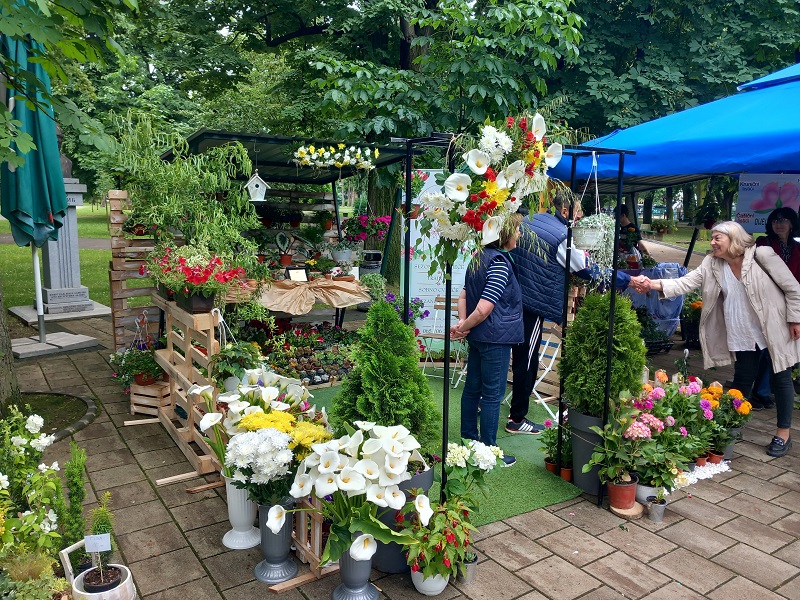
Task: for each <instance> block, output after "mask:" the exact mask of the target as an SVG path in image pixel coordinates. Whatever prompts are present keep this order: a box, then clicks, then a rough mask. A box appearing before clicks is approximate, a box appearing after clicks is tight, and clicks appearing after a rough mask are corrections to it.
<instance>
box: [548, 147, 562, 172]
mask: <svg viewBox="0 0 800 600" xmlns="http://www.w3.org/2000/svg"><path fill="white" fill-rule="evenodd" d="M562 153H563V149H562V147H561V144H559V143H558V142H556V143H555V144H550V147H549V148H548V149H547V152H546V153H545V155H544V162H545V164H546V165H547V166H548V167H549V168H550V169H552V168H554V167H555V166H556V165H557V164H558V163H559V162H561V154H562Z"/></svg>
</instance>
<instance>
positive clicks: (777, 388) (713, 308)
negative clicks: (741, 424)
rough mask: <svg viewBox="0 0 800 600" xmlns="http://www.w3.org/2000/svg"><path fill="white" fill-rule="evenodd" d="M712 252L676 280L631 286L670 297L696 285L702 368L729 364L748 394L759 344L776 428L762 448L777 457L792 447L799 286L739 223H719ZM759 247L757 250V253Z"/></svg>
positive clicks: (799, 355) (799, 349)
mask: <svg viewBox="0 0 800 600" xmlns="http://www.w3.org/2000/svg"><path fill="white" fill-rule="evenodd" d="M711 250H712V253H711V254H710V255H709V256H706V258H705V259H704V260H703V262H702V263H701V264H700V266H699V267H698V268H697V269H695V270H694V271H692V272H691V273H689V274H687V275H685V276H684V277H681V278H680V279H661V280H658V279H657V280H650V279H648V278H647V277H644V276H640V277H637V278H632V279H631V285H632V286H633V288H634V289H636V291H639V292H648V291H650V290H651V289H654V290H658V291H659V292H661V295H662V296H663V297H665V298H671V297H674V296H679V295H681V294H685V293H687V292H690V291H692V290H695V289H697V288H698V287H699V288H701V292H702V295H703V309H702V312H701V315H700V342H701V344H702V347H703V363H704V367H705V368H706V369H709V368H711V367H717V366H723V365H728V364H730V363H731V362H734V375H733V387H734V388H736V389H738V390H739V391H740V392H742V394H744V395H745V397H749V396H750V394H751V392H752V389H753V382H754V381H755V376H756V371H757V370H758V363H759V357H760V355H761V349H763V348H765V347H766V348H767V349H768V350H769V354H770V357H771V358H772V365H773V373H774V374H773V375H772V378H771V384H772V391H773V393H774V394H775V403H776V405H777V409H778V411H777V412H778V428H777V431H776V433H775V436H774V437H773V438H772V442H771V443H770V444H769V446H768V447H767V454H769V455H770V456H783V455H785V454H786V453H787V452H788V451H789V448H791V446H792V439H791V435H790V431H789V429H790V427H791V426H792V409H793V407H794V387H793V385H792V367H794V365H795V364H796V363H798V362H800V345H799V344H798V342H797V340H798V339H800V284H798V282H797V280H796V279H795V278H794V275H792V273H791V271H790V270H789V269H788V267H787V266H786V264H785V263H784V262H783V260H782V259H781V257H779V256H778V255H777V254H775V252H774V251H773V250H772V249H771V248H767V247H763V248H758V249H757V248H756V246H755V240H753V238H752V236H750V235H749V234H748V233H747V232H745V230H744V229H743V228H742V226H741V225H739V224H738V223H734V222H732V221H725V222H722V223H717V224H716V225H715V226H714V227H713V228H712V230H711ZM756 251H757V252H756Z"/></svg>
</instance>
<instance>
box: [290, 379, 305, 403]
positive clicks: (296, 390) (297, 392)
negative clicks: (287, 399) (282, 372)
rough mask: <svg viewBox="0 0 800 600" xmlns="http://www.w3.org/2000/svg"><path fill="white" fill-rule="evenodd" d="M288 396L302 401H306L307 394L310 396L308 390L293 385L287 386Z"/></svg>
mask: <svg viewBox="0 0 800 600" xmlns="http://www.w3.org/2000/svg"><path fill="white" fill-rule="evenodd" d="M286 394H287V395H288V396H294V397H295V398H298V399H300V400H305V398H306V394H308V388H305V387H303V386H302V385H297V384H294V383H292V384H290V385H287V386H286Z"/></svg>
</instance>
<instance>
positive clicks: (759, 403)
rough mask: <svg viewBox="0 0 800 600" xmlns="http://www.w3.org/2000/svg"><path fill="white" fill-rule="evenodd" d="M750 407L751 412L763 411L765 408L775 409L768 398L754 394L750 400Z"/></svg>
mask: <svg viewBox="0 0 800 600" xmlns="http://www.w3.org/2000/svg"><path fill="white" fill-rule="evenodd" d="M750 405H751V406H752V409H753V410H764V409H765V408H775V403H774V402H773V401H772V400H771V399H770V398H764V397H763V396H756V395H755V394H754V395H753V397H752V398H751V399H750Z"/></svg>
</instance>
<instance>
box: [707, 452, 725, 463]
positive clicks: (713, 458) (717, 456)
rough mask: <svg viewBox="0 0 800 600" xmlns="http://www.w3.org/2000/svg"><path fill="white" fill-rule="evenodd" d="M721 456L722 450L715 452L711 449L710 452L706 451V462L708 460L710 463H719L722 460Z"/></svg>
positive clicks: (722, 454)
mask: <svg viewBox="0 0 800 600" xmlns="http://www.w3.org/2000/svg"><path fill="white" fill-rule="evenodd" d="M723 456H724V453H722V452H719V453H717V452H714V451H713V450H712V451H711V452H709V453H708V462H710V463H711V464H712V465H718V464H719V463H721V462H722V457H723Z"/></svg>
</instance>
